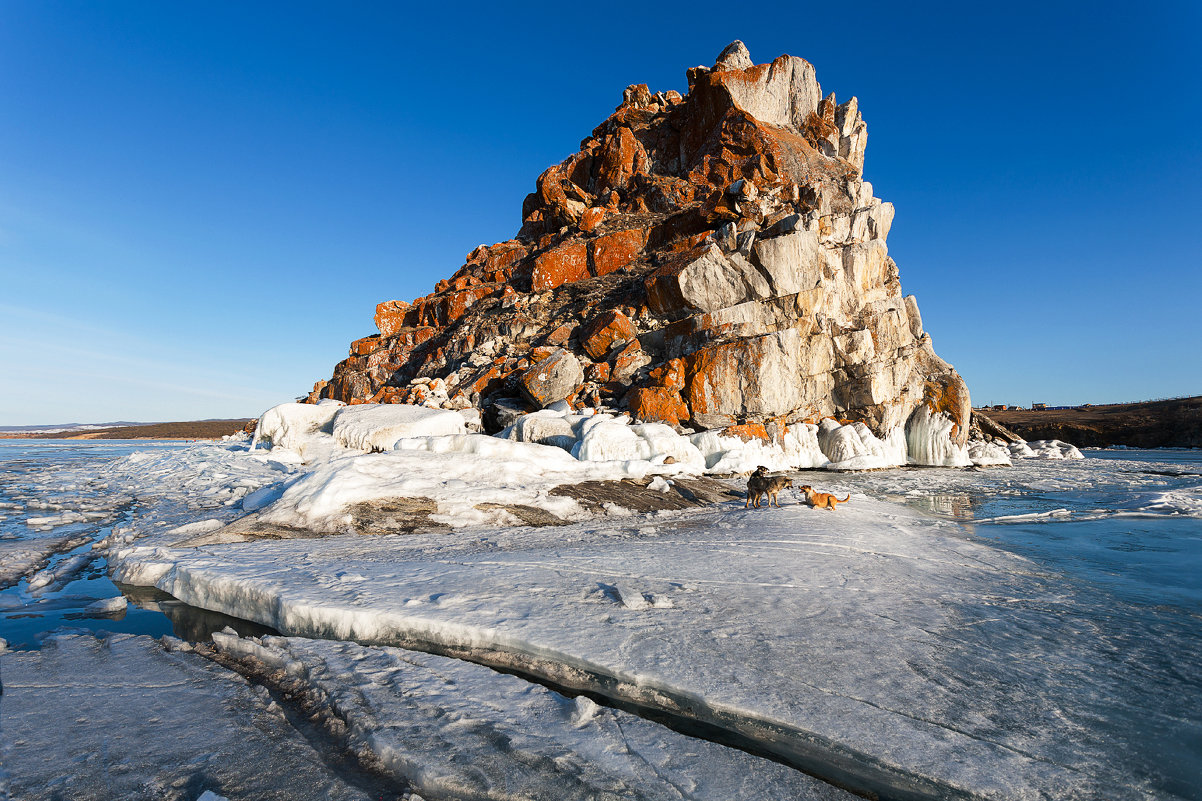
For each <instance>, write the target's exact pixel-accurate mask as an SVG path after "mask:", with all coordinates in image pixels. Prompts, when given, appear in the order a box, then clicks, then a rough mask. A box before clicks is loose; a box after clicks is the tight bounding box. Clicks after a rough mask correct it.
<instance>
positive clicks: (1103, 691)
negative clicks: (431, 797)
mask: <svg viewBox="0 0 1202 801" xmlns="http://www.w3.org/2000/svg"><path fill="white" fill-rule="evenodd" d="M929 472H932V473H933V472H935V471H929ZM995 472H996V471H995ZM855 478H857V479H859V478H860V477H859V476H857V477H855ZM832 484H834V482H829V483H828V484H827V485H826V487H825V488H827V489H831V490H836V489H843V490H844V491H846V489H848V488H850V486H851V485H849V484H846V483H845V484H843V485H842V486H841V487H836V486H832ZM114 561H115V562H116V563H117V564H118V574H117V575H118V577H119V578H120V579H121V580H122V581H125V582H131V583H137V584H153V585H155V586H158V587H159V588H161V589H163V590H165V591H167V592H169V593H171V594H172V595H174V596H176V597H178V598H181V599H183V600H186V601H187V602H189V603H192V604H195V605H199V606H202V607H205V608H209V609H216V610H219V611H223V612H226V613H228V614H233V615H237V616H239V617H243V618H247V619H251V620H255V621H258V622H260V623H263V624H265V625H270V626H272V627H274V628H276V629H277V630H280V631H283V632H285V633H288V634H294V635H303V636H312V637H321V638H331V639H338V640H356V641H360V642H367V643H396V644H402V643H403V644H406V645H411V646H412V645H416V646H420V647H422V648H425V649H431V650H438V651H442V652H446V653H454V654H455V655H457V656H463V657H467V658H469V659H472V660H475V661H478V662H483V663H486V664H490V665H497V666H501V667H506V668H511V669H519V670H522V671H524V672H527V673H530V674H533V675H537V676H541V677H543V678H545V679H547V680H550V681H553V682H556V683H558V684H560V685H563V686H568V687H577V688H582V689H588V690H591V691H594V692H603V693H605V694H608V695H611V696H613V697H615V698H618V699H621V700H623V701H625V702H628V703H633V704H636V705H641V706H646V707H649V708H651V709H655V710H658V711H660V712H666V713H668V714H672V715H678V716H681V717H684V718H691V719H695V720H698V721H701V722H703V723H707V724H712V725H716V726H719V727H720V728H722V729H724V730H726V731H728V732H730V733H731V734H732V735H733V736H737V737H743V738H746V739H747V740H748V741H750V742H753V743H755V745H756V746H757V747H759V748H763V749H765V750H766V751H768V752H769V753H772V754H774V755H776V756H777V757H778V758H780V759H784V760H787V761H789V762H790V763H791V764H794V765H797V766H799V767H802V768H804V769H806V770H809V771H811V772H814V773H816V774H818V775H822V776H826V777H829V778H832V779H834V780H835V781H838V782H840V783H842V784H844V785H845V786H850V787H852V788H856V789H859V790H860V791H862V792H877V793H882V794H886V795H890V794H894V795H896V794H906V793H909V794H920V793H928V794H934V795H944V796H948V795H955V794H959V793H964V794H967V795H976V796H980V797H984V798H1020V797H1042V796H1049V797H1057V798H1092V797H1097V796H1099V795H1104V796H1107V797H1112V798H1137V797H1142V795H1141V791H1140V790H1139V785H1138V782H1136V781H1135V780H1133V779H1132V778H1131V768H1130V766H1127V765H1124V764H1123V762H1122V760H1121V759H1116V758H1115V755H1114V753H1113V750H1112V749H1111V748H1110V747H1109V746H1103V745H1102V744H1101V743H1099V742H1096V741H1094V740H1092V739H1089V738H1081V737H1079V736H1076V735H1075V734H1074V733H1075V732H1080V731H1083V730H1087V729H1088V728H1089V726H1090V725H1092V724H1091V723H1090V721H1091V720H1094V719H1097V718H1104V717H1106V716H1107V715H1111V714H1114V710H1113V709H1110V708H1109V706H1108V705H1110V704H1112V703H1120V702H1119V701H1118V700H1116V699H1121V698H1122V697H1123V694H1124V692H1123V689H1122V688H1123V687H1126V686H1127V685H1129V684H1130V683H1131V682H1133V681H1136V677H1135V676H1133V675H1132V674H1131V672H1130V670H1131V666H1130V665H1127V664H1126V663H1118V662H1115V661H1114V660H1113V659H1112V657H1111V653H1110V650H1109V646H1108V645H1106V644H1105V643H1104V642H1102V641H1099V640H1098V639H1097V638H1096V636H1095V635H1094V634H1093V633H1091V632H1093V629H1091V628H1089V626H1087V625H1083V624H1082V621H1079V620H1077V619H1076V618H1075V617H1074V614H1075V613H1074V611H1073V608H1072V606H1071V605H1065V603H1064V601H1063V600H1062V598H1063V594H1064V593H1063V589H1062V588H1061V587H1059V586H1057V585H1056V584H1055V582H1054V581H1051V580H1049V579H1046V578H1041V577H1040V576H1039V575H1038V573H1037V571H1033V570H1032V567H1031V565H1030V564H1029V563H1027V562H1026V561H1025V560H1023V559H1021V558H1018V557H1014V556H1010V555H1007V554H1006V553H1003V552H1000V551H996V550H993V549H990V548H987V547H984V546H982V545H977V544H973V543H971V542H968V541H967V540H965V539H963V538H962V537H961V536H960V535H959V534H958V528H957V527H955V526H954V525H951V524H948V523H941V522H939V521H932V520H929V519H926V518H923V517H920V516H918V515H917V514H912V513H907V512H906V511H905V510H904V508H902V507H899V506H897V505H895V504H889V503H883V502H879V501H874V500H872V499H871V498H869V497H867V496H864V495H862V494H859V493H856V492H853V493H852V500H851V503H850V504H848V506H846V507H840V509H839V512H838V513H837V514H829V513H823V512H817V511H813V510H810V509H808V508H805V507H802V506H800V505H797V504H793V505H786V506H785V508H784V509H781V510H776V509H773V510H756V511H753V512H744V511H743V510H742V509H741V508H739V509H736V510H729V509H723V510H715V511H706V512H694V513H681V514H678V515H676V516H671V517H657V518H656V520H655V524H654V525H637V526H626V527H619V528H613V527H612V525H611V526H610V527H599V526H598V525H597V524H596V523H589V524H576V525H571V526H561V527H557V528H555V529H553V530H549V529H524V528H523V529H503V530H492V531H488V532H479V531H477V532H476V533H474V534H471V535H467V536H462V537H460V536H446V535H412V536H407V537H403V538H382V539H381V538H367V539H364V538H362V537H352V538H348V537H332V538H327V539H324V540H319V541H311V540H310V541H278V542H277V541H272V542H256V543H245V544H235V545H224V546H214V547H202V548H195V549H184V550H170V549H153V548H133V549H126V550H124V551H122V552H120V553H118V554H115V555H114ZM348 575H353V576H356V577H358V580H355V581H346V580H345V578H346V576H348ZM999 607H1000V608H1004V609H1005V614H999ZM1049 608H1050V609H1052V610H1054V612H1055V613H1054V614H1049V613H1048V609H1049ZM1032 649H1034V652H1036V653H1039V654H1040V658H1039V659H1038V660H1035V661H1031V660H1029V659H1028V658H1027V655H1028V654H1029V653H1030V652H1031V651H1032ZM1145 714H1147V715H1149V716H1151V715H1163V714H1166V713H1165V711H1164V710H1155V709H1146V710H1145ZM1171 729H1172V725H1171V724H1169V723H1168V722H1167V720H1166V730H1171ZM1116 788H1117V789H1116Z"/></svg>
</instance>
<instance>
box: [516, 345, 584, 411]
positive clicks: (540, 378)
mask: <svg viewBox="0 0 1202 801" xmlns="http://www.w3.org/2000/svg"><path fill="white" fill-rule="evenodd" d="M582 381H584V370H583V369H582V368H581V366H580V360H579V359H577V358H576V357H575V356H574V355H573V354H572V353H570V352H568V351H566V350H564V349H563V348H559V349H557V350H556V351H555V352H554V353H552V354H551V355H550V356H548V357H547V358H545V359H543V360H541V361H539V362H536V363H535V364H534V365H532V366H531V367H530V369H529V370H527V371H526V374H525V375H524V376H523V377H522V383H521V388H522V394H523V395H525V396H526V397H527V398H528V399H529V400H530V402H531V403H533V404H534V405H535V406H537V407H539V408H540V409H541V408H542V407H544V406H549V405H550V404H552V403H555V401H561V400H563V399H564V398H566V397H568V396H569V395H571V394H572V392H573V391H574V390H575V389H576V387H578V386H580V383H581V382H582Z"/></svg>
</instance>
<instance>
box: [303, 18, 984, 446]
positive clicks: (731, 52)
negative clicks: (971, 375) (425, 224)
mask: <svg viewBox="0 0 1202 801" xmlns="http://www.w3.org/2000/svg"><path fill="white" fill-rule="evenodd" d="M687 77H688V82H689V92H688V94H687V95H686V96H684V97H681V96H680V94H678V93H677V92H674V91H667V92H652V91H651V90H650V89H649V88H648V87H647V86H646V85H645V84H636V85H633V86H630V87H627V88H626V90H625V92H624V93H623V97H622V103H621V104H620V105H618V106H617V108H616V109H615V110H614V112H613V113H612V114H611V115H610V116H609V118H608V119H606V120H604V121H602V122H601V123H600V124H599V125H598V126H597V127H596V128H595V129H594V130H593V131H592V133H591V134H590V135H589V136H587V137H586V138H585V139H584V140H583V141H582V142H581V144H580V150H579V152H577V153H575V154H573V155H571V156H569V157H568V158H566V159H564V161H562V162H561V163H559V164H555V165H552V166H551V167H548V168H547V170H545V171H544V172H543V173H542V175H540V176H539V177H538V180H537V181H536V182H535V191H534V192H533V193H531V194H530V195H529V196H527V197H526V199H525V202H524V203H523V204H522V225H521V228H520V230H519V231H518V232H517V235H516V236H515V237H514V238H513V239H510V240H508V241H505V242H500V243H497V244H495V245H489V246H484V245H482V246H480V247H478V248H476V249H475V250H474V251H472V253H470V254H469V255H468V257H467V260H466V263H465V264H464V265H463V266H462V267H461V268H460V269H459V270H458V271H457V272H455V273H454V274H453V275H451V276H450V277H449V278H447V279H445V280H443V281H440V282H439V283H438V285H437V286H436V287H435V290H434V292H433V293H431V294H430V295H427V296H426V297H423V298H418V299H417V300H415V301H413V302H412V303H408V302H405V301H399V300H394V301H386V302H384V303H381V304H379V306H377V308H376V325H377V326H378V328H379V331H380V333H379V334H374V335H371V336H368V337H364V338H363V339H359V340H356V341H355V342H353V343H352V344H351V349H350V355H349V357H348V358H347V359H345V360H344V361H343V362H341V363H339V364H338V366H337V367H336V368H335V370H334V375H333V377H332V378H331V380H330V381H329V382H328V383H326V382H320V383H319V385H318V386H317V387H316V388H315V390H314V392H313V395H312V396H311V398H312V400H317V399H319V398H335V399H338V400H343V401H346V402H348V403H363V402H374V403H424V404H427V405H430V404H433V405H440V406H443V407H445V408H460V409H465V408H467V407H476V408H478V409H480V410H481V411H482V412H483V413H484V416H485V420H486V422H489V421H491V423H493V424H500V423H501V422H502V421H503V419H507V418H506V417H505V416H506V415H508V414H509V413H510V411H512V410H513V409H515V408H525V409H534V408H538V407H545V406H548V405H552V404H556V403H566V404H568V405H569V406H571V407H573V408H580V407H593V408H609V409H623V410H627V411H629V412H630V414H631V415H632V416H634V417H636V418H638V419H641V420H644V421H660V422H664V423H667V424H669V425H677V426H689V427H692V428H707V429H714V428H719V429H725V430H728V431H729V430H734V429H737V430H738V431H740V432H744V433H745V432H746V431H754V432H756V433H757V435H763V436H766V437H778V436H783V432H786V431H787V429H788V426H790V425H799V424H803V423H808V424H815V425H816V424H818V423H819V422H820V421H822V420H824V419H825V418H835V419H838V420H841V421H855V422H857V423H862V424H863V426H861V428H862V429H863V433H865V434H867V432H869V431H871V432H872V433H873V434H875V435H877V436H878V437H881V438H882V440H883V441H884V442H886V443H887V444H888V445H887V446H888V448H890V449H894V450H897V449H901V451H902V452H908V453H909V454H910V455H911V456H913V457H914V458H915V459H916V460H918V461H919V462H920V463H924V464H945V463H949V460H951V461H953V462H954V461H956V459H958V458H959V457H957V456H956V454H955V453H954V451H955V449H956V448H958V447H961V446H963V444H964V441H965V438H966V436H967V429H968V415H969V411H970V405H969V396H968V390H967V388H966V387H965V385H964V382H963V380H962V379H961V378H960V376H959V375H958V374H957V373H956V372H955V370H953V369H952V367H951V366H950V365H948V364H947V363H946V362H944V361H943V360H941V359H940V358H939V357H938V356H936V355H935V352H934V350H933V349H932V345H931V338H930V336H929V335H928V334H927V333H926V332H925V331H924V330H923V326H922V318H921V316H920V314H919V311H918V305H917V302H916V301H915V300H914V298H913V297H912V296H910V297H907V296H905V295H904V294H903V293H902V291H901V284H900V279H899V272H898V268H897V265H896V264H895V263H894V261H893V259H892V258H890V257H889V252H888V247H887V245H886V237H887V236H888V235H889V230H890V226H891V225H892V222H893V206H892V204H890V203H886V202H882V201H881V200H880V199H878V198H876V197H874V195H873V188H872V185H871V184H869V183H868V182H866V181H864V179H863V164H864V151H865V147H866V141H867V128H866V126H865V124H864V121H863V119H862V117H861V115H860V109H859V104H858V102H857V100H856V99H855V98H854V97H853V98H851V99H850V100H848V101H846V102H845V103H843V104H838V103H837V101H836V98H835V96H834V94H833V93H831V94H827V95H825V96H824V95H823V94H822V91H821V88H820V87H819V85H818V81H817V78H816V77H815V73H814V68H813V66H812V65H811V64H810V63H809V62H808V61H806V60H804V59H801V58H797V57H794V56H788V55H782V56H779V57H777V58H776V59H774V60H773V61H772V62H770V63H768V64H759V65H755V64H753V63H752V62H751V58H750V56H749V55H748V53H747V48H746V47H744V46H743V44H742V43H741V42H733V43H732V44H731V45H730V46H729V47H727V48H726V49H725V50H724V51H723V52H722V54H721V55H720V56H719V58H718V61H717V63H716V64H715V65H714V69H709V68H706V67H694V68H692V69H689V70H688V71H687ZM506 410H509V411H506ZM747 426H752V428H751V429H748V428H747ZM847 430H848V431H851V429H850V428H849V429H847ZM831 436H834V434H831ZM839 436H841V437H844V438H846V437H850V436H851V434H846V435H839ZM857 436H858V435H857ZM910 438H912V439H913V442H910V443H909V445H907V441H908V440H909V439H910ZM865 441H867V440H865ZM857 442H860V440H857V441H856V442H850V441H849V442H847V443H844V445H846V446H847V447H848V448H851V450H852V451H855V449H856V448H857V447H860V446H859V445H857V444H856V443H857ZM862 444H863V443H861V445H862ZM840 447H842V446H840ZM865 447H866V446H865ZM874 447H875V446H874ZM882 447H885V446H882Z"/></svg>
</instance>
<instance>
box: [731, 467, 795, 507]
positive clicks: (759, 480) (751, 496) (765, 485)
mask: <svg viewBox="0 0 1202 801" xmlns="http://www.w3.org/2000/svg"><path fill="white" fill-rule="evenodd" d="M792 486H793V479H791V478H785V477H784V476H770V475H767V473H766V472H764V473H761V472H760V471H758V470H757V471H756V472H755V473H753V474H752V475H751V478H749V479H747V503H745V504H743V508H744V509H746V508H747V507H748V506H754V507H755V508H757V509H758V508H760V500H761V499H762V498H763V497H764V496H765V495H767V496H768V505H769V506H772V505H773V504H776V508H777V509H779V508H780V501H778V500H777V498H776V494H777V493H778V492H780V491H781V490H783V489H785V488H786V487H792Z"/></svg>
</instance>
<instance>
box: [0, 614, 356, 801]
mask: <svg viewBox="0 0 1202 801" xmlns="http://www.w3.org/2000/svg"><path fill="white" fill-rule="evenodd" d="M0 669H2V670H3V675H4V695H3V696H0V720H2V721H3V725H2V726H0V752H2V753H3V754H4V760H3V763H2V765H3V767H2V768H0V797H5V798H8V797H11V798H14V799H18V798H19V799H23V800H24V801H55V800H56V799H64V798H70V799H72V801H93V800H95V801H109V799H115V798H120V799H129V800H130V801H194V800H195V799H196V798H197V797H198V796H201V795H202V793H204V792H207V791H215V794H216V793H219V794H220V795H221V796H226V797H232V798H254V799H263V800H264V801H291V799H295V798H297V791H298V788H305V792H306V797H310V798H328V799H331V801H352V799H353V800H354V801H367V799H371V798H375V797H377V796H376V795H373V794H372V793H371V792H369V791H367V790H364V789H361V788H360V787H357V786H356V785H355V784H354V783H352V782H349V781H347V780H345V779H344V778H341V777H339V776H337V775H335V774H334V773H333V772H332V771H331V770H330V769H329V768H327V767H326V764H325V760H324V759H323V757H322V755H321V754H319V753H318V752H316V751H315V750H314V747H313V746H312V745H310V744H309V742H308V741H307V740H306V738H305V737H304V736H303V735H301V734H300V733H298V732H297V731H296V730H295V729H293V728H292V727H291V726H290V725H288V723H287V721H286V720H285V717H284V714H283V712H282V710H281V709H280V708H279V706H277V705H276V704H275V703H274V702H273V701H272V700H271V698H270V696H269V695H268V694H267V692H266V691H264V690H263V689H262V688H258V687H255V686H253V685H250V684H248V683H247V682H246V681H245V680H244V679H242V678H241V677H240V676H239V675H238V674H236V673H234V672H232V671H230V670H227V669H225V668H222V667H220V666H218V665H216V664H214V663H213V662H211V661H209V660H207V659H204V658H202V657H200V656H198V655H196V654H192V653H174V652H171V651H168V650H166V649H164V648H163V647H162V646H161V645H160V644H159V643H158V642H157V641H155V640H153V639H151V638H150V637H145V636H141V637H135V636H130V635H113V636H111V637H108V638H105V639H100V640H98V639H95V638H93V637H90V636H83V635H63V636H56V637H51V638H49V639H48V640H47V641H46V643H45V644H44V645H43V647H42V649H41V650H40V651H8V652H6V653H3V654H0ZM4 773H7V776H5V775H3V774H4ZM5 783H7V787H5V786H4V785H5ZM4 790H7V791H8V793H7V794H5V793H4Z"/></svg>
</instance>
